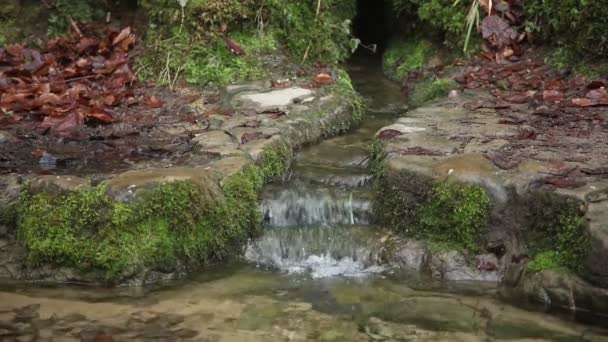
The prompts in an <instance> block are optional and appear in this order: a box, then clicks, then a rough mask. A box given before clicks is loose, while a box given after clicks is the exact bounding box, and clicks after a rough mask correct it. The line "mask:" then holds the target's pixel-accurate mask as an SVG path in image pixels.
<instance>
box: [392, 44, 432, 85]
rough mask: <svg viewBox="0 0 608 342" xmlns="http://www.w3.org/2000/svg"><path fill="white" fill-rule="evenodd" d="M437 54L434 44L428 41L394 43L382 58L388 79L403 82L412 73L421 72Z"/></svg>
mask: <svg viewBox="0 0 608 342" xmlns="http://www.w3.org/2000/svg"><path fill="white" fill-rule="evenodd" d="M434 52H435V48H434V46H433V43H431V42H430V41H428V40H426V39H411V40H408V41H393V42H391V43H390V44H389V47H388V48H387V50H386V51H385V53H384V55H383V56H382V66H383V68H384V71H385V74H386V75H387V77H389V78H390V79H392V80H394V81H401V80H403V79H404V78H405V77H407V75H408V74H409V73H410V72H412V71H419V70H422V68H423V67H424V66H425V65H426V63H427V62H428V60H429V58H430V57H431V56H432V54H433V53H434Z"/></svg>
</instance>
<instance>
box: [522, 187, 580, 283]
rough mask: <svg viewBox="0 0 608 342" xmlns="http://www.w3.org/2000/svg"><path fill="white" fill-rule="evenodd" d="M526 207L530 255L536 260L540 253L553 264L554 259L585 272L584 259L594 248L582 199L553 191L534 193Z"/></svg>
mask: <svg viewBox="0 0 608 342" xmlns="http://www.w3.org/2000/svg"><path fill="white" fill-rule="evenodd" d="M524 203H525V207H526V208H527V216H528V217H527V219H528V221H529V224H528V228H527V229H526V230H525V241H526V244H527V246H528V249H529V252H530V254H531V257H532V258H533V259H534V260H535V261H536V259H537V258H538V257H539V256H542V258H541V259H540V260H543V261H544V262H538V263H536V266H535V268H539V267H540V266H539V265H547V264H548V265H551V264H552V263H547V262H546V260H547V259H548V258H549V256H552V257H551V260H553V261H555V262H554V263H553V264H555V263H559V265H561V266H563V267H566V268H568V269H569V270H571V271H573V272H576V273H582V272H583V271H584V269H583V268H584V266H583V264H584V260H585V258H586V256H587V253H588V252H589V250H590V248H591V244H590V240H589V233H588V231H587V222H586V221H585V218H584V217H583V216H582V215H581V214H580V212H579V205H580V203H579V202H578V201H577V200H575V199H571V198H564V197H562V196H558V195H555V194H552V193H534V194H531V195H529V196H528V198H526V199H525V201H524Z"/></svg>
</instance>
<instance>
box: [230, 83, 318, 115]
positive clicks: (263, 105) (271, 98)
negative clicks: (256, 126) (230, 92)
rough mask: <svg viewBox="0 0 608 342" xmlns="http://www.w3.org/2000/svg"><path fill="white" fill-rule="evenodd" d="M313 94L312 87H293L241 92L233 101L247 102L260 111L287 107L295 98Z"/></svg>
mask: <svg viewBox="0 0 608 342" xmlns="http://www.w3.org/2000/svg"><path fill="white" fill-rule="evenodd" d="M312 94H313V92H312V91H311V90H310V89H304V88H299V87H292V88H285V89H278V90H272V91H268V92H263V93H254V94H245V95H242V94H239V95H237V96H236V97H235V98H234V99H233V100H232V102H233V103H235V104H237V105H239V104H240V106H244V103H246V104H247V105H252V106H253V107H254V108H256V109H257V110H258V111H263V110H267V109H273V108H277V107H287V106H289V105H292V104H294V103H295V102H294V100H296V99H298V98H303V97H308V96H311V95H312ZM239 102H240V103H239Z"/></svg>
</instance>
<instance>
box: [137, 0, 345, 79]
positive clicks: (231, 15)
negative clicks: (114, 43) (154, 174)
mask: <svg viewBox="0 0 608 342" xmlns="http://www.w3.org/2000/svg"><path fill="white" fill-rule="evenodd" d="M142 8H143V9H144V11H145V12H146V13H147V15H148V17H149V18H150V29H149V30H148V35H147V38H146V48H147V51H148V52H147V53H146V54H145V55H144V57H143V58H142V59H141V60H140V63H139V68H138V73H139V74H140V75H141V76H142V77H143V78H145V79H146V78H147V79H156V80H157V81H160V82H162V83H169V84H172V83H175V82H176V80H177V79H178V78H179V77H180V76H183V77H184V78H185V79H186V80H187V81H188V82H189V83H193V84H199V85H215V86H221V85H225V84H228V83H233V82H238V81H245V80H252V79H259V78H262V77H265V76H267V75H266V73H267V72H270V71H272V70H273V69H276V67H269V66H267V65H265V64H264V63H265V62H264V61H267V62H268V63H271V64H272V63H274V64H276V59H277V58H282V57H281V56H283V55H287V56H288V57H290V58H291V59H292V60H293V62H296V63H302V62H310V61H314V62H319V61H320V62H324V63H330V64H333V63H336V62H338V61H342V60H344V59H345V58H346V57H348V56H349V55H350V53H351V52H352V50H351V47H352V44H353V38H352V36H351V27H350V26H351V21H350V19H351V18H352V17H354V15H355V1H353V0H335V1H331V2H327V3H325V4H324V6H322V7H320V8H319V10H318V11H317V7H316V3H314V4H313V3H312V2H302V1H299V0H287V1H284V0H267V1H263V2H259V1H254V0H246V1H237V0H196V1H189V2H187V3H186V5H185V6H184V7H181V6H180V4H179V2H178V1H169V0H144V1H142ZM226 36H227V37H229V38H230V39H232V40H233V41H234V42H236V43H238V44H239V45H240V46H241V48H242V49H243V50H244V51H245V54H244V55H240V56H235V55H233V54H231V53H230V51H229V49H228V48H227V47H226V46H225V43H224V38H225V37H226ZM274 64H273V65H274Z"/></svg>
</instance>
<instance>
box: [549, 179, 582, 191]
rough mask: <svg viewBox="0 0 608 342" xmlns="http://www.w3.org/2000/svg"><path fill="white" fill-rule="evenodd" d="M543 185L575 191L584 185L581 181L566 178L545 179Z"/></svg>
mask: <svg viewBox="0 0 608 342" xmlns="http://www.w3.org/2000/svg"><path fill="white" fill-rule="evenodd" d="M544 183H545V184H548V185H552V186H554V187H556V188H560V189H576V188H580V187H581V186H584V185H585V184H586V183H585V182H583V181H580V180H576V179H571V178H566V177H548V178H545V180H544Z"/></svg>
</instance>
